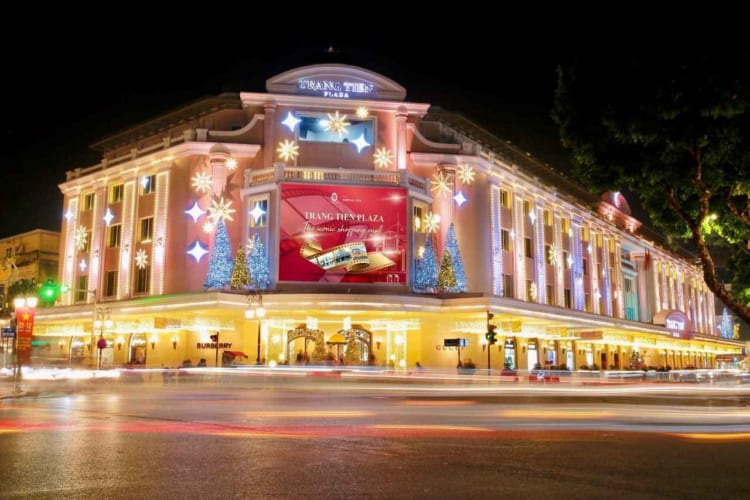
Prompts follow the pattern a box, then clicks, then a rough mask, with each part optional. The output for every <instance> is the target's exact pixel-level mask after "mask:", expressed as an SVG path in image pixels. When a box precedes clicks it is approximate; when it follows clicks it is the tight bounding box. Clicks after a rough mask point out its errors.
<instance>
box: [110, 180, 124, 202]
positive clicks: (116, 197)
mask: <svg viewBox="0 0 750 500" xmlns="http://www.w3.org/2000/svg"><path fill="white" fill-rule="evenodd" d="M124 193H125V186H123V185H122V184H115V185H114V186H111V187H110V188H109V202H110V203H121V202H122V198H123V194H124Z"/></svg>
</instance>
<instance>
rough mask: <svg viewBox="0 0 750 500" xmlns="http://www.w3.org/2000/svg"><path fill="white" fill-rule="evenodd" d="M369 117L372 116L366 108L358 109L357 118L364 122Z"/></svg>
mask: <svg viewBox="0 0 750 500" xmlns="http://www.w3.org/2000/svg"><path fill="white" fill-rule="evenodd" d="M368 116H370V111H369V110H368V109H367V108H366V107H364V106H360V107H358V108H357V118H359V119H360V120H364V119H365V118H367V117H368Z"/></svg>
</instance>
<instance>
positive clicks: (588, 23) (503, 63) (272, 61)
mask: <svg viewBox="0 0 750 500" xmlns="http://www.w3.org/2000/svg"><path fill="white" fill-rule="evenodd" d="M691 5H692V4H691ZM712 5H714V9H716V8H717V7H716V5H717V4H715V3H714V4H712ZM61 8H62V7H61ZM321 8H322V7H321ZM662 8H663V9H664V11H663V12H659V13H658V14H657V13H655V12H653V11H649V12H648V13H646V12H645V11H644V10H643V9H640V8H639V7H638V6H637V5H635V4H632V3H628V5H627V11H622V12H618V11H615V10H610V11H608V12H599V11H596V10H590V9H589V10H587V11H586V12H587V13H586V15H585V16H582V15H580V14H576V13H574V12H569V11H563V10H559V11H554V10H549V9H540V8H538V6H531V7H529V8H528V9H526V10H524V9H520V8H516V10H510V9H509V8H508V7H507V6H503V7H502V9H501V10H502V15H488V14H486V13H485V12H483V10H482V9H481V8H479V7H476V8H470V5H469V4H465V5H462V6H461V9H455V10H451V11H444V12H440V13H438V14H437V15H438V16H439V18H440V21H439V22H431V21H428V20H427V19H426V18H424V17H423V16H422V15H421V14H419V13H412V14H410V15H406V13H402V14H403V17H399V16H398V15H390V14H389V15H378V14H373V15H372V16H371V17H370V18H368V19H361V18H359V17H357V18H356V19H360V20H359V21H357V22H354V18H353V16H349V17H348V18H345V17H344V18H342V17H330V18H328V17H327V18H326V22H325V26H322V25H319V24H316V23H315V22H314V21H313V20H312V18H308V19H306V27H304V28H295V27H293V26H292V25H290V24H287V23H285V22H282V21H281V20H280V19H279V18H278V17H274V16H269V15H266V14H264V15H263V16H254V15H252V12H251V11H248V12H247V13H243V12H242V11H241V10H237V11H235V10H233V9H227V10H225V11H221V12H212V13H211V14H210V15H209V13H208V11H207V12H196V13H194V14H195V15H194V17H193V18H192V19H181V20H178V19H176V18H172V19H169V20H166V21H165V20H164V19H153V18H151V17H149V18H148V19H149V20H144V19H145V18H146V17H147V16H146V15H145V11H144V12H140V13H138V14H135V13H125V14H123V13H118V15H120V16H121V17H120V18H118V22H117V23H114V22H113V21H112V20H111V19H109V18H107V19H101V20H99V21H96V22H94V21H89V20H88V19H89V17H86V18H85V19H87V21H84V20H82V19H83V17H82V19H81V20H78V21H70V22H66V23H60V22H59V19H58V18H57V14H60V15H62V12H60V13H56V12H47V13H46V15H45V16H44V19H41V20H39V19H37V20H35V24H34V25H33V27H31V26H29V27H28V28H29V29H32V28H33V35H34V36H35V37H36V36H38V37H41V38H42V39H43V40H39V39H35V42H34V43H33V44H30V45H34V47H35V48H32V47H31V46H27V45H26V42H25V41H24V40H20V39H18V38H17V37H16V35H13V34H11V31H5V32H3V34H0V37H2V40H3V46H4V47H5V50H4V51H3V55H2V61H3V62H2V63H3V67H4V71H3V73H4V77H3V79H4V82H3V87H2V88H3V90H4V94H5V99H4V105H3V108H2V129H1V133H2V144H1V147H0V169H1V171H2V176H3V177H2V183H1V185H0V200H2V215H1V216H0V238H2V237H8V236H11V235H14V234H18V233H22V232H25V231H30V230H33V229H36V228H44V229H51V230H59V228H60V221H61V216H62V197H61V195H60V193H59V189H58V187H57V186H58V184H60V183H61V182H64V181H65V172H66V171H67V170H71V169H74V168H76V167H85V166H90V165H93V164H95V163H97V162H98V161H99V156H98V154H97V153H95V152H94V151H91V150H90V149H89V148H88V145H89V144H91V143H93V142H96V141H97V140H99V139H102V138H104V137H107V136H108V135H110V134H113V133H115V132H117V131H119V130H122V129H125V128H128V127H130V126H133V125H135V124H138V123H141V122H143V121H146V120H148V119H151V118H154V117H156V116H158V115H159V114H161V113H164V112H167V111H170V110H172V109H174V108H176V107H179V106H181V105H183V104H186V103H189V102H191V101H194V100H196V99H200V98H202V97H206V96H211V95H217V94H220V93H222V92H238V91H257V92H263V91H265V80H266V79H267V78H269V77H271V76H273V75H275V74H278V73H280V72H282V71H286V70H288V69H291V68H294V67H297V66H303V65H307V64H315V63H325V62H335V63H346V64H354V65H358V66H363V67H365V68H368V69H372V70H374V71H377V72H379V73H382V74H384V75H385V76H387V77H390V78H392V79H393V80H395V81H396V82H398V83H400V84H401V85H403V86H404V87H406V89H407V93H408V95H407V99H408V100H410V101H416V102H427V103H431V104H433V105H438V106H441V107H443V108H445V109H448V110H450V111H456V112H459V113H461V114H463V115H465V116H467V117H468V118H470V119H472V120H474V121H475V122H477V123H479V124H480V125H482V126H484V127H485V128H487V129H488V130H490V131H492V132H494V133H496V134H498V135H499V136H500V137H502V138H504V139H508V140H511V141H512V142H513V143H515V144H517V145H519V146H520V147H521V148H522V149H524V150H526V151H530V152H532V153H533V155H534V156H535V157H536V158H538V159H540V160H541V161H543V162H545V163H549V164H550V165H551V166H552V167H553V168H556V169H559V170H562V171H564V170H565V169H566V168H567V166H566V163H567V161H566V156H565V153H564V151H563V150H562V148H561V146H560V145H559V141H558V135H557V129H556V126H555V124H554V123H553V122H552V120H551V118H550V109H551V105H552V100H553V92H554V87H555V78H556V73H555V68H556V67H557V65H558V64H559V63H561V62H567V61H571V60H573V59H575V58H576V57H578V56H579V55H580V54H584V53H588V54H592V53H594V54H598V55H600V56H601V57H609V56H610V50H614V48H615V47H616V48H617V49H618V51H619V52H617V53H622V50H623V47H624V48H625V51H628V50H632V52H633V53H634V54H637V53H638V51H640V50H650V48H656V49H660V48H661V46H662V45H664V46H668V45H670V44H673V43H674V42H675V40H676V39H679V37H694V36H701V37H708V38H711V37H713V38H711V39H715V38H716V37H726V36H727V34H726V33H725V32H726V31H727V28H726V26H725V25H723V24H722V23H723V22H724V19H725V18H732V17H733V16H734V17H741V16H738V15H737V14H736V13H735V14H732V13H731V12H718V13H717V14H716V15H715V16H714V17H715V18H716V19H715V21H716V22H714V23H712V24H711V26H712V27H711V28H710V29H708V27H707V26H706V25H705V24H703V23H702V22H701V23H697V20H699V19H700V20H701V21H705V19H706V18H707V16H706V14H705V12H703V11H702V10H701V9H700V8H699V6H692V7H686V6H685V3H683V4H679V6H678V7H676V8H675V10H674V11H671V10H668V9H669V7H663V6H662ZM248 9H249V7H248ZM540 11H542V12H543V13H544V17H543V18H541V17H540V16H541V14H542V12H540ZM31 14H32V13H31V12H29V15H31ZM65 14H66V15H67V16H70V15H72V13H71V12H67V11H66V12H65ZM141 14H143V15H141ZM318 14H320V12H318ZM327 15H328V14H327ZM299 17H300V18H302V19H304V18H305V16H303V15H300V16H299ZM591 19H593V20H591ZM6 22H11V21H10V20H7V19H6ZM696 23H697V25H699V26H700V31H697V30H695V29H694V27H695V26H696ZM114 24H118V25H122V26H124V27H122V28H116V27H114ZM313 25H314V26H313ZM19 28H22V27H19ZM729 31H731V30H729ZM745 43H746V42H745ZM36 46H38V47H39V48H36ZM330 46H333V47H334V49H335V50H336V52H335V53H333V54H330V53H328V52H327V49H328V47H330ZM631 48H632V49H631ZM613 53H614V52H613ZM665 57H668V51H667V52H665Z"/></svg>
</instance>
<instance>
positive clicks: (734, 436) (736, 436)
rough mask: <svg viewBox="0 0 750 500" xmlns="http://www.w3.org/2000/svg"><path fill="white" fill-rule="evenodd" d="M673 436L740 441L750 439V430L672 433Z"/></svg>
mask: <svg viewBox="0 0 750 500" xmlns="http://www.w3.org/2000/svg"><path fill="white" fill-rule="evenodd" d="M672 436H677V437H681V438H685V439H700V440H704V441H710V440H716V441H735V440H736V441H740V440H745V439H750V432H736V433H730V432H716V433H710V432H706V433H698V432H694V433H688V434H672Z"/></svg>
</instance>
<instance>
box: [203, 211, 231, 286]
mask: <svg viewBox="0 0 750 500" xmlns="http://www.w3.org/2000/svg"><path fill="white" fill-rule="evenodd" d="M233 264H234V262H233V259H232V244H231V243H230V242H229V233H227V226H226V224H224V219H222V218H221V217H219V222H218V223H217V224H216V238H215V240H214V247H213V248H212V249H211V258H210V259H209V260H208V271H207V272H206V280H205V281H204V282H203V287H204V288H208V289H212V290H221V289H222V288H224V287H225V286H226V285H227V284H228V283H229V279H230V278H231V277H232V266H233Z"/></svg>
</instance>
